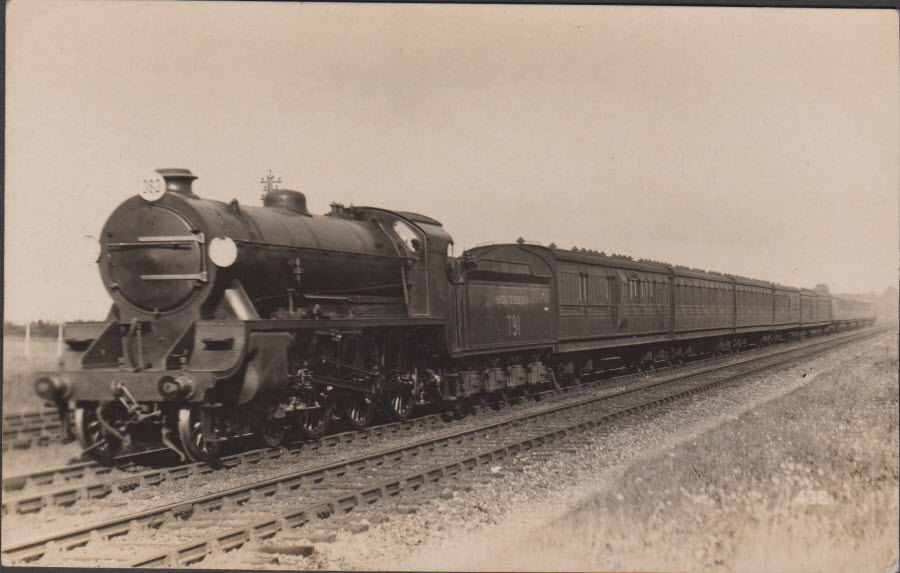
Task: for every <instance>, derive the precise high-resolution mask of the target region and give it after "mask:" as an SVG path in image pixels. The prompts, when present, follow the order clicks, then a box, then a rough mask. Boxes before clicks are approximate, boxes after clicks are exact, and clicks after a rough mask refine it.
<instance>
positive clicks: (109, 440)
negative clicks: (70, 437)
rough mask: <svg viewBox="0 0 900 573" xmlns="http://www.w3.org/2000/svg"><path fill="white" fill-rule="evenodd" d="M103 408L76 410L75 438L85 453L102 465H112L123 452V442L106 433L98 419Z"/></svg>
mask: <svg viewBox="0 0 900 573" xmlns="http://www.w3.org/2000/svg"><path fill="white" fill-rule="evenodd" d="M101 408H102V406H97V407H96V408H94V407H86V408H84V407H80V408H76V409H75V437H76V438H78V443H79V444H80V445H81V447H82V448H83V449H84V453H85V454H86V455H87V456H89V457H91V458H93V459H95V460H97V461H98V462H100V463H102V464H111V463H112V461H113V458H115V457H116V456H117V455H118V454H119V452H121V451H122V441H121V440H119V438H118V437H116V436H114V435H112V434H109V433H108V432H106V431H104V428H103V425H102V424H101V423H100V420H99V418H98V412H100V411H101Z"/></svg>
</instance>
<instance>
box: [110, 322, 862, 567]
mask: <svg viewBox="0 0 900 573" xmlns="http://www.w3.org/2000/svg"><path fill="white" fill-rule="evenodd" d="M875 334H877V333H866V334H865V335H860V336H859V337H853V338H852V339H850V340H843V341H830V342H831V343H830V344H828V343H821V344H814V345H810V347H814V346H821V347H819V348H816V349H813V350H810V351H809V352H804V353H802V354H801V356H799V357H797V356H794V357H791V358H786V359H782V360H777V361H774V362H769V363H767V364H764V365H762V366H760V367H758V368H754V369H751V370H748V371H745V372H740V373H737V374H734V375H731V376H726V377H722V378H718V379H714V380H711V381H708V382H702V383H700V384H698V385H695V386H693V387H691V388H687V389H683V390H679V391H676V392H674V393H670V394H668V395H665V396H660V397H655V398H652V399H650V400H647V401H643V402H640V403H637V404H634V405H630V406H627V407H624V408H619V409H617V410H614V411H612V412H609V413H605V414H601V415H596V414H593V415H589V418H588V419H586V420H581V421H578V422H575V423H570V424H566V425H564V426H563V427H554V428H552V429H550V430H548V431H541V432H538V433H537V434H535V435H529V436H527V437H524V438H517V439H514V440H512V441H510V442H507V443H504V444H500V445H492V446H490V447H488V448H484V449H481V450H480V451H477V452H476V453H474V454H472V453H466V454H465V455H463V456H461V457H456V458H454V459H451V460H449V461H444V462H441V463H438V464H435V465H431V466H428V467H426V468H425V469H417V470H416V471H414V472H411V473H406V474H405V475H402V476H399V477H397V476H392V477H389V478H388V479H385V480H379V481H376V482H375V483H369V484H365V485H363V486H362V487H354V488H352V489H351V490H350V491H342V492H341V493H340V494H338V495H335V496H331V497H329V498H327V499H325V500H319V501H315V502H312V503H308V504H305V505H303V506H301V507H300V508H299V509H294V510H291V511H288V512H284V513H282V514H279V515H276V516H274V517H267V518H265V519H262V520H258V521H254V522H252V523H250V524H247V525H243V526H239V527H236V528H232V529H230V530H228V531H226V532H222V533H218V534H215V535H212V536H209V537H206V538H204V539H201V540H199V541H194V542H190V543H186V544H183V545H180V546H177V547H174V548H170V549H166V550H164V551H161V552H159V553H156V554H153V555H149V556H147V557H144V558H141V559H138V560H136V561H133V562H131V563H129V564H128V566H129V567H164V566H168V567H171V566H184V565H189V564H192V563H196V562H198V561H201V560H202V559H204V558H205V557H206V556H207V555H209V554H210V553H213V552H217V551H229V550H232V549H237V548H240V547H242V546H243V545H245V544H247V543H251V542H257V541H260V540H263V539H268V538H271V537H273V536H275V535H276V534H278V533H279V532H281V531H285V530H289V529H295V528H298V527H301V526H302V525H304V524H306V523H308V522H309V521H311V520H313V519H315V518H317V517H318V518H327V517H329V516H331V515H333V514H336V513H338V512H340V511H343V512H347V511H350V510H352V509H353V508H354V507H357V506H362V505H368V504H372V503H375V502H377V501H379V500H381V499H385V498H387V497H392V496H396V495H398V494H400V493H401V492H403V491H405V490H410V489H417V488H419V487H421V486H422V485H424V484H426V483H429V482H436V481H439V480H441V479H443V478H445V477H448V476H453V475H456V474H459V473H461V472H463V471H465V470H473V469H475V468H476V467H478V466H482V465H486V464H490V463H493V462H495V461H497V460H501V459H503V458H505V457H509V456H513V455H516V454H519V453H521V452H525V451H529V450H532V449H534V448H538V447H541V446H544V445H547V444H549V443H552V442H555V441H558V440H561V439H563V438H566V437H568V436H570V435H572V434H575V433H579V432H583V431H586V430H591V429H594V428H597V427H598V426H602V425H605V424H608V423H609V422H612V421H615V420H617V419H619V418H623V417H626V416H630V415H633V414H636V413H639V412H644V411H646V410H649V409H652V408H655V407H659V406H662V405H666V404H670V403H672V402H675V401H678V400H681V399H683V398H686V397H689V396H693V395H695V394H697V393H699V392H703V391H706V390H709V389H712V388H717V387H720V386H724V385H726V384H730V383H734V382H738V381H741V380H745V379H747V378H749V377H751V376H754V375H757V374H759V373H761V372H765V371H767V370H771V369H774V368H777V367H779V366H783V365H785V364H787V363H791V362H795V361H797V360H800V359H806V358H811V357H813V356H816V355H818V354H821V353H823V352H826V351H827V350H830V349H832V348H834V347H837V346H841V345H842V344H846V343H850V342H853V341H858V340H862V339H865V338H869V337H871V336H874V335H875ZM798 350H799V349H798ZM788 353H793V351H788V352H786V353H785V354H788ZM760 360H761V361H762V360H765V359H760ZM695 377H697V375H688V376H685V377H683V378H684V379H688V378H695ZM668 382H672V381H671V380H670V381H668ZM663 383H665V382H663ZM661 384H662V383H661ZM658 385H659V384H654V385H650V386H645V387H644V388H642V389H641V390H644V389H647V388H649V387H651V386H658ZM629 393H632V391H625V392H622V393H621V394H620V395H623V394H629ZM596 401H597V400H596V399H588V400H584V401H582V402H581V405H588V404H590V403H593V402H596ZM574 407H576V405H566V406H560V407H556V408H553V409H550V410H548V411H546V412H543V413H538V414H531V415H529V416H525V417H523V418H521V419H519V420H515V421H510V422H502V423H497V424H490V425H487V426H484V427H482V428H478V429H476V430H471V431H468V432H460V433H457V434H454V435H453V436H448V438H447V439H446V440H447V442H450V444H447V445H451V444H452V445H459V444H461V443H462V442H463V440H464V439H465V438H467V437H469V436H471V435H473V434H474V433H476V432H477V433H484V432H486V431H489V430H494V429H497V428H499V427H501V426H507V425H510V424H513V425H519V424H521V423H523V422H525V421H528V420H533V419H536V418H539V417H546V416H549V415H552V414H555V413H559V412H561V411H563V410H571V409H572V408H574ZM440 441H441V442H442V441H444V440H440ZM437 443H438V442H435V446H432V447H433V449H436V445H437ZM422 447H427V446H426V445H424V444H423V445H422V446H419V448H420V449H421V448H422ZM405 449H406V448H404V450H405ZM448 449H449V448H448ZM398 453H399V452H398ZM387 457H388V455H386V456H385V459H386V458H387ZM290 489H295V488H290ZM336 489H338V488H336ZM281 491H284V489H283V488H282V489H281V490H278V489H276V490H275V491H273V492H272V493H271V494H268V495H277V494H278V493H280V492H281ZM262 493H264V494H267V492H262ZM248 499H249V498H248Z"/></svg>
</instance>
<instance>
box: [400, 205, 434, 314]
mask: <svg viewBox="0 0 900 573" xmlns="http://www.w3.org/2000/svg"><path fill="white" fill-rule="evenodd" d="M393 231H394V233H396V235H397V237H399V238H400V242H401V243H403V250H404V251H405V254H406V256H407V258H408V259H410V261H411V262H410V263H407V264H406V265H404V266H403V268H402V269H401V270H402V274H403V279H404V290H403V295H404V297H405V298H406V302H407V309H408V312H409V315H410V316H424V315H428V314H429V308H428V299H429V297H428V288H429V281H428V254H427V253H428V249H427V247H428V245H426V244H425V241H426V239H425V233H423V232H422V231H420V230H419V229H416V228H415V227H413V226H412V225H410V224H409V223H407V222H406V221H403V220H402V219H395V220H394V223H393Z"/></svg>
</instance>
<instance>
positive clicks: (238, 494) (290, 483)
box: [2, 332, 877, 564]
mask: <svg viewBox="0 0 900 573" xmlns="http://www.w3.org/2000/svg"><path fill="white" fill-rule="evenodd" d="M875 334H877V332H866V333H861V334H858V335H856V336H853V335H851V336H849V337H844V338H841V339H838V340H834V339H832V340H828V341H823V342H819V343H815V344H811V345H808V346H806V347H803V348H796V349H791V350H786V351H784V352H783V353H780V354H776V355H768V356H764V357H760V358H758V359H756V360H755V361H759V362H765V361H767V360H768V363H767V364H764V365H762V366H759V367H757V368H755V369H751V370H750V371H747V372H742V373H738V374H735V375H733V376H739V377H746V376H749V375H750V374H754V373H757V372H759V371H762V370H766V369H769V368H773V367H776V366H780V365H782V364H785V363H789V362H792V361H794V360H797V359H798V358H799V357H796V356H791V357H785V356H786V355H789V354H796V353H798V352H803V357H805V356H812V355H815V354H818V353H820V352H824V351H826V350H828V349H830V348H833V347H836V346H839V345H841V344H844V343H848V342H852V341H855V340H860V339H862V338H866V337H869V336H874V335H875ZM816 347H818V348H816ZM772 359H776V360H772ZM741 365H742V364H734V365H729V366H727V367H728V368H740V366H741ZM724 368H726V367H725V366H723V367H717V368H715V369H713V371H716V370H722V369H724ZM709 374H710V371H701V372H698V373H692V374H685V375H683V376H680V377H674V378H671V379H667V380H664V381H659V382H655V383H652V384H647V385H643V386H641V387H639V388H633V389H626V390H621V391H618V392H613V393H607V394H604V395H603V396H601V397H591V398H587V399H584V400H579V401H577V402H575V403H570V404H564V405H561V406H555V407H552V408H548V409H544V410H542V411H540V412H537V413H531V414H527V415H525V416H521V417H517V418H513V419H510V420H504V421H501V422H495V423H492V424H487V425H484V426H480V427H478V428H475V429H471V430H465V431H461V432H455V433H452V434H450V435H444V436H440V437H437V438H432V439H428V440H423V441H419V442H416V443H413V444H408V445H406V446H401V447H396V448H391V449H389V450H386V451H381V452H376V453H373V454H369V455H366V456H361V457H358V458H354V459H351V460H346V461H343V462H338V463H335V464H329V465H326V466H322V467H318V468H312V469H309V470H304V471H300V472H295V473H291V474H288V475H285V476H280V477H277V478H271V479H268V480H263V481H261V482H257V483H255V484H248V485H245V486H241V487H238V488H232V489H229V490H226V491H223V492H217V493H214V494H208V495H205V496H200V497H197V498H194V499H190V500H185V501H179V502H176V503H172V504H167V505H165V506H162V507H157V508H152V509H149V510H145V511H142V512H138V513H135V514H130V515H127V516H123V517H120V518H115V519H111V520H107V521H104V522H102V523H98V524H93V525H89V526H85V527H82V528H78V529H75V530H71V531H67V532H63V533H60V534H57V535H53V536H50V537H46V538H42V539H37V540H33V541H28V542H25V543H19V544H16V545H13V546H10V547H7V548H5V549H4V550H3V551H2V552H3V553H4V554H5V555H6V556H7V557H8V558H10V559H13V560H14V561H16V562H28V561H32V560H35V559H39V558H40V557H41V556H42V555H44V553H46V551H47V550H48V547H55V548H56V549H57V550H63V549H71V548H73V547H77V546H81V545H85V544H87V543H88V542H89V541H91V540H93V539H108V538H110V537H113V536H117V535H122V534H125V533H127V532H128V531H131V530H132V529H133V528H136V527H159V526H161V525H162V524H163V523H165V522H166V521H168V520H170V519H172V518H174V517H178V516H190V515H194V514H196V513H198V512H200V511H204V510H213V509H217V508H221V507H222V506H223V505H225V504H226V503H228V504H230V503H244V502H246V501H247V500H249V499H251V498H252V497H255V496H259V495H263V496H267V495H273V494H274V493H276V492H278V491H284V490H294V489H297V488H299V487H301V486H302V485H308V484H313V483H317V482H320V481H322V480H323V479H325V478H326V477H328V476H330V475H343V474H345V473H346V472H347V471H348V470H350V469H353V468H356V467H365V466H368V465H369V464H370V463H375V464H376V465H377V464H378V463H379V461H380V463H384V461H385V460H387V459H390V458H391V457H392V456H398V455H399V456H401V457H402V456H403V455H404V452H406V453H408V454H411V455H415V454H417V453H419V452H422V451H427V450H432V451H433V450H434V449H435V448H438V447H442V446H449V445H451V444H459V443H460V441H461V440H465V439H469V440H471V439H474V436H476V435H484V434H485V433H487V432H493V433H498V432H499V430H500V429H503V428H510V427H516V426H518V425H521V424H522V423H524V422H527V421H529V420H534V419H538V418H542V417H547V416H550V415H554V414H558V413H560V412H563V411H572V410H573V409H576V408H580V407H584V406H586V405H589V404H595V403H597V402H600V401H604V400H608V399H610V398H612V397H615V396H623V395H626V394H634V393H635V392H641V391H645V390H647V389H648V388H653V387H657V386H660V385H663V384H673V383H676V382H678V381H683V380H687V379H692V378H698V377H702V376H708V375H709ZM726 378H728V377H726ZM715 383H717V384H718V383H722V382H721V381H719V382H715ZM707 385H708V384H707ZM679 395H680V394H679ZM647 407H648V406H646V405H642V406H636V408H641V409H645V408H647ZM629 411H631V410H629ZM417 475H418V474H417ZM429 475H430V474H429ZM441 475H443V474H441ZM439 477H440V476H439ZM439 477H438V478H436V479H439ZM404 483H405V482H404ZM401 489H402V488H401ZM372 491H374V490H372ZM378 491H380V492H381V493H382V494H383V493H385V492H388V491H391V488H390V487H387V486H385V487H381V488H380V489H379V490H378ZM398 491H399V490H398ZM367 492H368V493H366V492H364V493H363V494H358V495H357V496H356V497H353V496H351V497H348V498H346V499H348V500H356V501H355V502H359V500H360V499H362V498H365V497H366V496H367V495H371V494H372V492H371V491H369V490H367ZM394 493H396V492H394ZM360 495H361V496H362V498H360V497H359V496H360ZM341 503H344V502H343V501H342V502H341ZM289 522H290V523H293V522H292V521H291V520H290V519H288V518H284V519H280V520H276V521H275V522H272V521H271V520H267V521H266V523H281V524H282V525H284V524H288V523H289ZM249 530H254V531H256V530H258V527H257V526H256V525H255V524H254V525H253V526H252V527H251V528H250V529H249ZM249 530H248V529H247V528H245V529H244V530H243V531H245V532H246V531H249ZM220 541H222V540H221V539H220ZM225 541H227V540H225ZM201 545H203V546H204V547H207V545H208V540H205V541H203V542H202V543H201ZM195 546H196V544H195V545H192V546H191V547H195ZM183 551H184V550H183V549H181V548H179V549H178V550H177V551H176V554H182V553H183ZM166 555H171V552H168V553H167V554H166ZM153 562H156V561H153ZM144 563H145V562H141V564H144ZM146 563H149V561H148V562H146Z"/></svg>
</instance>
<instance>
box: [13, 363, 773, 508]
mask: <svg viewBox="0 0 900 573" xmlns="http://www.w3.org/2000/svg"><path fill="white" fill-rule="evenodd" d="M766 350H769V351H770V352H771V349H758V350H755V351H751V352H750V353H748V354H749V355H750V356H749V357H747V358H745V360H743V361H741V362H746V361H748V360H753V359H754V355H757V354H759V353H764V352H766ZM781 351H783V350H781ZM744 356H745V357H746V356H747V354H745V355H744ZM710 360H714V359H704V360H697V361H695V362H692V363H690V364H689V365H687V366H686V368H687V369H688V371H693V370H695V369H697V368H704V367H705V364H706V363H707V362H708V361H710ZM741 362H738V364H740V363H741ZM729 366H730V364H724V365H721V366H717V367H716V368H719V369H721V368H727V367H729ZM669 371H671V369H669V368H661V369H659V371H657V373H656V374H658V375H665V374H666V372H669ZM640 379H643V377H642V376H641V375H640V374H624V375H619V376H616V377H614V378H611V379H610V378H603V379H598V380H593V381H589V382H586V383H584V384H583V385H582V386H580V387H575V388H562V389H558V390H547V391H543V392H539V393H536V394H534V395H532V396H529V397H528V398H534V399H538V400H547V399H550V400H552V399H559V398H562V399H566V398H567V397H568V396H570V395H571V394H572V393H576V394H577V393H578V392H589V391H591V390H590V389H591V387H593V386H595V385H597V384H601V383H602V384H610V383H611V382H615V383H626V382H628V381H629V380H640ZM440 422H441V417H440V415H439V414H429V415H424V416H420V417H417V418H415V419H412V420H409V421H407V422H403V423H390V424H384V425H379V426H374V427H372V428H368V429H365V430H361V431H351V432H342V433H338V434H332V435H329V436H325V437H324V438H322V439H320V440H318V441H316V442H296V443H293V444H290V445H286V446H283V447H280V448H261V449H253V450H250V451H243V452H239V453H235V454H233V455H229V456H225V457H223V458H222V459H220V460H219V461H218V462H216V463H215V464H209V463H203V462H199V463H184V464H175V465H172V464H171V461H173V460H174V459H175V458H174V457H173V456H172V455H171V452H170V451H168V450H166V449H165V448H163V449H154V450H149V451H146V452H139V453H133V454H127V455H123V456H120V457H119V458H117V460H116V461H117V463H116V465H115V467H106V466H102V465H99V464H97V463H96V462H92V461H89V462H80V463H76V464H70V465H65V466H61V467H57V468H51V469H47V470H43V471H38V472H34V473H31V474H26V475H19V476H12V477H7V478H4V479H3V482H2V487H3V491H4V496H3V500H2V504H0V511H2V514H3V515H7V514H9V513H12V512H15V513H33V512H38V511H41V510H42V509H44V508H47V507H52V506H70V505H72V504H74V503H76V502H78V501H82V500H90V499H99V498H104V497H106V496H108V495H109V494H111V493H113V492H116V491H121V492H127V491H132V490H134V489H137V488H140V487H145V486H148V485H159V484H161V483H163V482H165V481H170V480H178V479H184V478H187V477H190V476H194V475H205V474H210V473H212V472H214V471H217V470H219V469H231V468H235V467H238V466H242V465H248V464H257V463H259V462H261V461H265V460H273V459H285V458H289V457H291V456H294V455H297V454H301V453H302V454H304V455H312V454H315V453H316V452H321V451H324V450H326V449H328V448H329V447H334V446H338V445H340V444H347V443H352V442H359V441H365V440H371V439H376V438H379V437H383V436H392V435H404V434H410V433H413V432H417V431H421V430H422V429H423V428H429V427H434V426H436V425H439V424H440ZM154 457H161V459H163V460H168V461H169V462H170V463H169V464H168V465H164V466H162V467H160V464H159V463H157V464H155V467H147V462H148V460H151V459H153V458H154ZM53 486H57V487H56V488H55V489H51V488H52V487H53Z"/></svg>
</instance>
